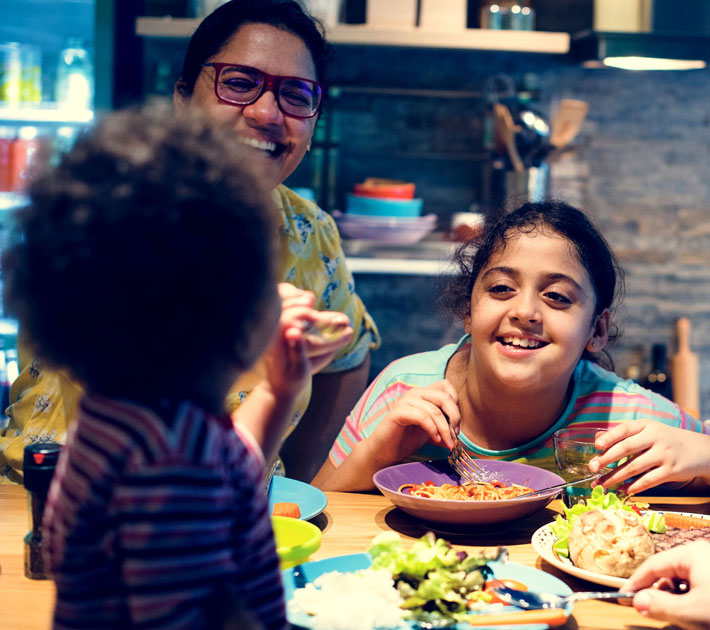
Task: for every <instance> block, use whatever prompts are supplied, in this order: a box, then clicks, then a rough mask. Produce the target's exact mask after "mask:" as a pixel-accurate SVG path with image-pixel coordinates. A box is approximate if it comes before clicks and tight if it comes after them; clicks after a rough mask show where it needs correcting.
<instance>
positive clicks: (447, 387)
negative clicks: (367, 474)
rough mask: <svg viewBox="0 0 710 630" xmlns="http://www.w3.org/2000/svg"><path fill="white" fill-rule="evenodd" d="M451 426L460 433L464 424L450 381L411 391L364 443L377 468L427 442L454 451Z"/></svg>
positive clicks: (387, 464) (403, 456) (400, 458)
mask: <svg viewBox="0 0 710 630" xmlns="http://www.w3.org/2000/svg"><path fill="white" fill-rule="evenodd" d="M449 423H450V424H451V427H453V429H454V431H456V432H458V428H459V424H460V423H461V415H460V413H459V406H458V395H457V394H456V389H455V388H454V386H453V385H452V384H451V382H449V381H447V380H442V381H438V382H436V383H433V384H431V385H428V386H427V387H415V388H413V389H410V390H409V391H408V392H407V393H406V394H405V395H404V396H402V397H401V398H400V399H399V400H398V401H397V403H396V404H395V405H394V407H392V410H391V411H390V412H389V413H388V414H387V415H386V416H385V417H384V418H382V421H381V422H380V423H379V425H378V426H377V428H376V429H375V430H374V431H373V433H372V435H370V436H369V437H368V438H367V439H366V440H365V441H364V444H366V445H367V448H368V452H369V456H370V458H371V459H372V460H373V463H375V465H376V468H378V469H380V468H384V467H386V466H390V465H392V464H397V463H399V462H401V461H402V460H403V459H404V458H405V457H407V456H409V455H412V454H413V453H416V452H417V451H418V450H419V449H420V448H421V447H422V446H424V444H425V443H426V442H427V441H431V442H433V443H434V444H438V445H444V446H446V447H447V448H452V447H453V445H454V438H453V436H452V435H451V429H450V428H449Z"/></svg>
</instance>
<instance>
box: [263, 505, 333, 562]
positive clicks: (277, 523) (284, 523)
mask: <svg viewBox="0 0 710 630" xmlns="http://www.w3.org/2000/svg"><path fill="white" fill-rule="evenodd" d="M271 526H272V527H273V529H274V538H275V540H276V553H278V555H279V560H280V561H281V568H282V569H288V568H290V567H295V566H296V565H299V564H301V563H302V562H307V561H308V559H309V558H310V557H311V554H312V553H315V552H316V551H318V549H320V539H321V532H320V529H318V527H316V526H315V525H314V524H313V523H309V522H308V521H302V520H299V519H297V518H291V517H289V516H272V517H271Z"/></svg>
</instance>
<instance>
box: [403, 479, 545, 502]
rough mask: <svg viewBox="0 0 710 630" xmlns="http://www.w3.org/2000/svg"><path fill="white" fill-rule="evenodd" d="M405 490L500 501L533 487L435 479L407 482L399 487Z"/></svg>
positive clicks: (427, 495)
mask: <svg viewBox="0 0 710 630" xmlns="http://www.w3.org/2000/svg"><path fill="white" fill-rule="evenodd" d="M405 490H409V492H408V494H410V495H412V496H414V497H424V498H428V499H448V500H455V501H500V500H502V499H512V498H514V497H517V496H520V495H521V494H527V493H528V492H532V489H531V488H527V487H526V486H519V485H518V484H516V483H514V484H512V485H510V486H506V485H505V484H503V483H501V482H500V481H491V482H483V483H475V484H474V483H462V484H461V485H460V486H456V485H454V484H451V483H442V484H441V485H440V486H438V485H436V484H435V483H434V482H433V481H425V482H424V483H405V484H404V485H402V486H400V487H399V492H402V493H404V491H405Z"/></svg>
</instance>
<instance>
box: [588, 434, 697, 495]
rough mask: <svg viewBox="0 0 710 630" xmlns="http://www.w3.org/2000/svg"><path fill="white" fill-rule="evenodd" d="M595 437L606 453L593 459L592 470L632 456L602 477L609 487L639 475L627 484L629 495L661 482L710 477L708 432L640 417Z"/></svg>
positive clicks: (598, 446) (603, 482) (597, 469)
mask: <svg viewBox="0 0 710 630" xmlns="http://www.w3.org/2000/svg"><path fill="white" fill-rule="evenodd" d="M595 438H596V439H595V446H596V447H597V448H598V449H599V450H601V451H603V453H601V454H600V455H597V456H596V457H595V458H594V459H592V460H591V461H590V462H589V469H590V470H591V471H592V472H598V471H599V470H601V469H602V468H604V467H605V466H608V465H609V464H611V463H613V462H618V461H619V460H621V459H623V458H624V457H628V458H630V459H629V460H628V461H626V462H625V463H623V464H622V465H621V466H619V467H618V468H615V469H614V470H613V471H611V472H610V473H607V474H606V475H604V476H603V477H602V478H601V479H600V483H601V484H602V485H603V486H604V487H605V488H609V487H611V486H615V485H617V484H620V483H622V482H624V481H626V480H628V479H629V478H631V477H638V478H637V479H634V480H633V482H632V483H630V484H629V486H628V487H624V490H625V491H626V492H628V493H629V494H635V493H637V492H642V491H643V490H647V489H648V488H652V487H654V486H657V485H658V484H660V483H666V482H670V481H689V480H691V479H693V478H695V477H703V478H705V479H706V480H707V479H708V478H710V436H708V435H703V434H701V433H695V432H693V431H687V430H685V429H677V428H674V427H669V426H667V425H665V424H663V423H661V422H657V421H655V420H636V421H634V422H625V423H623V424H620V425H618V426H615V427H613V428H611V429H609V430H608V431H600V432H599V433H597V435H596V436H595Z"/></svg>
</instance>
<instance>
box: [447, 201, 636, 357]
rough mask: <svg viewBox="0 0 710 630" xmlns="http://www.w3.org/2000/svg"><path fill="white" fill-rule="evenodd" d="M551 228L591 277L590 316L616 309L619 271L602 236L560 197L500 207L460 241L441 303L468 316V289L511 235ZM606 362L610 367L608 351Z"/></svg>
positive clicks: (619, 294) (586, 354)
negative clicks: (474, 235)
mask: <svg viewBox="0 0 710 630" xmlns="http://www.w3.org/2000/svg"><path fill="white" fill-rule="evenodd" d="M543 229H549V230H552V231H554V232H556V233H557V234H559V235H560V236H562V237H564V238H566V239H567V240H568V241H569V242H570V243H571V244H572V245H573V246H574V249H575V251H576V252H577V258H578V259H579V262H580V263H581V264H582V265H583V266H584V268H585V269H586V270H587V273H588V274H589V278H590V279H591V282H592V286H593V287H594V293H595V296H596V305H595V309H594V316H595V317H596V316H597V315H599V314H600V313H601V312H602V311H604V309H609V310H610V311H613V310H614V307H615V306H616V304H617V303H618V301H620V299H621V297H622V295H623V271H622V270H621V268H620V267H619V265H618V263H617V261H616V258H615V257H614V254H613V252H612V251H611V248H610V247H609V244H608V243H607V242H606V239H605V238H604V237H603V236H602V235H601V234H600V233H599V231H598V230H597V229H596V227H594V225H593V224H592V222H591V221H590V220H589V219H588V218H587V216H586V215H585V214H584V213H583V212H582V211H581V210H578V209H577V208H575V207H573V206H571V205H569V204H567V203H564V202H562V201H554V200H550V201H544V202H540V203H525V204H523V205H522V206H520V207H519V208H517V209H515V210H513V211H512V212H506V211H501V212H499V213H492V214H490V215H489V216H488V218H487V220H486V224H485V226H484V229H483V233H482V234H481V236H480V237H478V238H476V239H474V240H472V241H469V242H468V243H465V244H463V245H462V246H461V247H460V248H459V249H458V250H457V252H456V254H455V255H454V264H455V265H456V266H457V267H458V269H459V273H458V274H457V275H456V276H454V277H453V278H452V280H451V281H450V282H449V284H448V286H447V287H446V289H445V292H444V295H443V297H442V302H443V304H444V305H445V306H446V307H447V308H448V309H449V310H450V311H451V312H452V313H453V314H454V315H455V316H457V317H460V318H464V317H466V316H468V315H469V314H470V309H471V293H472V291H473V285H474V284H475V282H476V279H477V278H478V276H479V274H480V273H481V271H482V270H483V269H484V268H485V267H486V265H488V263H489V261H490V260H491V258H492V256H493V255H494V254H497V253H499V252H501V251H503V250H504V249H505V247H506V244H507V242H508V240H509V239H510V238H513V237H515V236H516V235H517V234H520V233H523V234H530V233H532V232H535V231H536V230H543ZM617 337H618V329H617V328H616V326H610V331H609V343H611V342H613V341H614V340H615V339H616V338H617ZM603 354H605V355H606V358H607V361H605V363H607V364H608V365H613V364H612V362H611V358H610V357H609V355H607V354H606V352H604V353H603ZM582 358H584V359H589V360H592V361H596V362H600V361H599V358H600V357H599V356H598V355H593V354H591V353H589V352H588V351H587V350H586V349H585V351H584V354H583V355H582Z"/></svg>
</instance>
